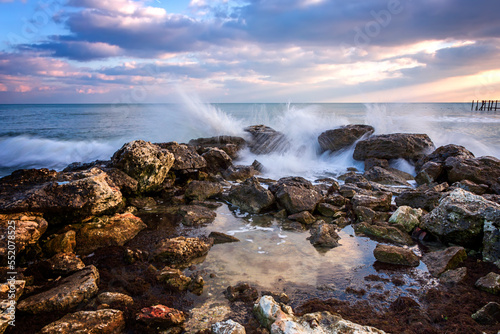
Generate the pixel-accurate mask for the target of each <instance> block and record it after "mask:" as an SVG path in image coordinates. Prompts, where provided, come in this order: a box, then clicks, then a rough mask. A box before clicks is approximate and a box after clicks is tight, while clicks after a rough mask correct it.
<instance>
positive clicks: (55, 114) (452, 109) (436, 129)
mask: <svg viewBox="0 0 500 334" xmlns="http://www.w3.org/2000/svg"><path fill="white" fill-rule="evenodd" d="M254 124H265V125H268V126H270V127H272V128H274V129H276V130H279V131H281V132H283V133H284V134H285V135H286V136H287V137H288V139H289V140H290V141H291V143H292V149H291V150H289V151H287V152H277V153H274V154H270V155H260V156H254V155H252V154H251V153H250V152H243V154H241V158H240V161H237V163H241V164H247V163H248V164H249V163H252V161H253V160H254V159H257V160H259V161H260V162H261V163H262V164H263V165H264V167H265V168H266V176H269V177H274V178H278V177H281V176H290V175H298V176H304V177H306V178H309V179H314V178H318V177H323V176H336V175H338V174H339V173H342V172H344V171H345V169H346V168H347V167H350V166H354V167H357V168H358V169H360V170H362V169H363V164H362V163H360V162H358V161H354V160H353V159H352V149H350V150H346V151H344V152H341V153H338V154H336V155H331V154H328V153H324V154H323V155H320V154H318V143H317V137H318V136H319V134H321V132H323V131H325V130H328V129H333V128H336V127H338V126H341V125H346V124H369V125H372V126H374V127H375V131H376V134H384V133H396V132H406V133H426V134H428V135H429V136H430V137H431V139H432V140H433V141H434V143H435V145H436V147H438V146H441V145H446V144H450V143H453V144H459V145H463V146H465V147H466V148H467V149H469V150H470V151H472V152H473V153H474V154H475V155H476V156H483V155H490V156H495V157H500V112H494V111H491V112H488V111H471V110H470V105H469V104H463V103H429V104H423V103H411V104H362V103H328V104H323V103H307V104H293V103H283V104H278V103H276V104H274V103H262V104H245V103H242V104H208V103H203V102H201V101H199V100H198V99H197V98H193V97H185V98H184V103H179V104H53V105H0V176H5V175H8V174H9V173H11V172H12V171H14V170H15V169H20V168H42V167H46V168H53V169H56V170H60V169H63V168H64V167H65V166H67V165H68V164H70V163H72V162H77V161H79V162H90V161H93V160H97V159H101V160H107V159H109V158H110V157H111V155H112V154H113V153H114V152H115V151H116V150H117V149H119V148H120V147H121V146H122V145H123V144H124V143H126V142H128V141H131V140H135V139H144V140H148V141H152V142H168V141H177V142H188V141H189V140H190V139H193V138H199V137H210V136H216V135H235V136H243V137H245V136H247V134H246V133H245V132H244V131H243V128H244V127H246V126H249V125H254ZM396 163H397V162H396ZM397 167H399V168H400V169H406V170H407V171H410V172H411V171H412V166H409V165H408V164H405V163H404V162H399V165H398V166H397Z"/></svg>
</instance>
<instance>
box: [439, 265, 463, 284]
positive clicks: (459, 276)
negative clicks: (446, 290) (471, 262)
mask: <svg viewBox="0 0 500 334" xmlns="http://www.w3.org/2000/svg"><path fill="white" fill-rule="evenodd" d="M466 276H467V268H465V267H461V268H457V269H450V270H446V271H445V272H444V273H442V274H441V276H439V282H441V284H457V283H460V282H462V281H463V280H464V279H465V277H466Z"/></svg>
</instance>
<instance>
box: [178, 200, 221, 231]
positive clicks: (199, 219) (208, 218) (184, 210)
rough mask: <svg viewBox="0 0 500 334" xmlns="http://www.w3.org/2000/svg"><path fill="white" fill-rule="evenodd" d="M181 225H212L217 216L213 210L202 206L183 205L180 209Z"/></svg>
mask: <svg viewBox="0 0 500 334" xmlns="http://www.w3.org/2000/svg"><path fill="white" fill-rule="evenodd" d="M179 214H180V215H181V216H182V220H181V223H182V224H184V225H186V226H198V225H204V224H210V223H211V222H213V221H214V219H215V217H216V216H217V214H216V213H215V212H213V211H212V210H211V209H209V208H207V207H204V206H200V205H183V206H181V207H180V208H179Z"/></svg>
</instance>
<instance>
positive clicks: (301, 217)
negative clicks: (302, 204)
mask: <svg viewBox="0 0 500 334" xmlns="http://www.w3.org/2000/svg"><path fill="white" fill-rule="evenodd" d="M288 219H290V220H296V221H298V222H299V223H302V224H306V225H311V224H314V222H315V221H316V218H315V217H314V216H313V215H312V214H311V213H310V212H309V211H302V212H299V213H294V214H293V215H290V216H288Z"/></svg>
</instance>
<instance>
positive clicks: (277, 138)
mask: <svg viewBox="0 0 500 334" xmlns="http://www.w3.org/2000/svg"><path fill="white" fill-rule="evenodd" d="M243 130H244V131H246V132H249V133H250V134H251V136H252V139H251V140H250V141H249V142H248V147H249V148H250V152H252V153H254V154H269V153H272V152H284V151H286V150H288V149H289V147H290V143H289V141H288V139H287V138H286V137H285V135H284V134H283V133H281V132H279V131H276V130H274V129H272V128H270V127H268V126H265V125H252V126H249V127H246V128H245V129H243Z"/></svg>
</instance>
